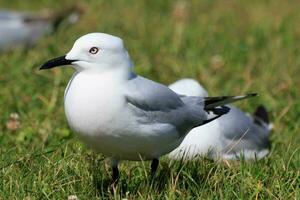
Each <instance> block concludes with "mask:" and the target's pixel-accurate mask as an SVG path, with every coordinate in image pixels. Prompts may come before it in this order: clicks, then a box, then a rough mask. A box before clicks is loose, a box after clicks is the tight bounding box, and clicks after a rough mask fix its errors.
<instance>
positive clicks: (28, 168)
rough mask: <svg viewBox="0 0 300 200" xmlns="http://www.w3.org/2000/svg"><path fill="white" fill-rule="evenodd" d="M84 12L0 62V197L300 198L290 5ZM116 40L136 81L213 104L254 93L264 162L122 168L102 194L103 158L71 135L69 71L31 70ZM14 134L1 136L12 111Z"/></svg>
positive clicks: (295, 29) (295, 48) (95, 7)
mask: <svg viewBox="0 0 300 200" xmlns="http://www.w3.org/2000/svg"><path fill="white" fill-rule="evenodd" d="M78 2H80V3H81V4H82V5H84V7H85V10H86V13H85V14H84V15H83V16H82V18H81V20H80V21H79V22H78V23H77V24H76V25H74V26H71V27H60V29H59V30H58V31H57V32H56V33H54V34H52V35H50V36H47V37H45V38H43V39H42V40H41V41H40V42H39V43H38V44H37V45H36V46H35V47H33V48H31V49H29V50H25V49H17V50H15V51H12V52H8V53H1V54H0V111H1V117H0V199H3V200H4V199H27V200H29V199H67V198H68V196H69V195H77V196H78V198H79V199H80V200H82V199H121V198H128V199H300V189H299V185H300V171H299V169H300V152H299V145H300V135H299V132H300V128H299V125H300V117H299V113H300V101H299V99H300V90H299V85H300V79H299V75H300V56H299V55H300V28H299V27H300V26H299V20H300V12H299V9H300V3H299V1H296V0H290V1H284V0H281V1H279V0H278V1H267V0H262V1H261V0H254V1H237V0H236V1H234V0H233V1H221V0H219V1H218V0H213V1H209V0H200V1H197V0H193V1H180V2H176V1H171V0H168V1H160V0H153V1H133V0H129V1H121V0H119V1H118V0H113V1H98V0H90V1H88V2H85V1H83V0H81V1H78ZM71 3H72V1H71V0H65V1H60V3H58V2H54V1H50V0H43V1H30V3H28V2H26V1H21V0H10V1H6V0H0V4H1V6H2V8H3V7H4V8H10V9H17V10H32V11H37V10H39V9H42V8H45V7H47V8H50V9H53V10H59V9H63V8H64V6H66V5H68V4H71ZM95 31H99V32H107V33H111V34H115V35H118V36H120V37H122V38H123V39H124V40H125V44H126V46H127V48H128V50H129V52H130V54H131V57H132V59H133V60H134V63H135V70H136V72H137V73H139V74H141V75H143V76H146V77H148V78H151V79H154V80H156V81H159V82H162V83H165V84H169V83H171V82H173V81H175V80H177V79H180V78H183V77H191V78H195V79H198V80H199V81H200V82H201V83H203V84H204V85H205V86H206V87H207V88H209V91H210V93H211V94H212V95H225V94H241V93H246V92H258V93H259V94H260V96H259V97H258V98H256V99H255V100H249V101H246V102H242V103H238V104H237V105H238V106H239V107H241V108H243V109H245V110H248V111H252V110H253V109H254V108H255V106H257V105H259V104H264V105H266V106H267V108H268V109H269V111H270V115H271V119H272V121H273V123H274V125H275V129H274V132H273V134H272V136H271V140H272V149H271V154H270V155H269V156H268V157H267V158H266V159H263V160H261V161H258V162H254V163H245V162H240V163H230V166H228V165H225V164H222V163H213V162H211V161H209V160H206V159H202V160H197V161H194V162H188V163H181V162H174V161H170V160H168V159H167V158H162V159H161V164H160V166H159V170H158V174H157V177H156V178H155V180H154V181H151V180H150V179H149V177H148V174H147V172H148V171H149V165H150V163H149V162H144V163H142V162H123V163H122V164H121V180H120V182H119V184H118V185H117V186H116V187H115V188H114V189H112V188H111V187H110V186H109V181H110V169H109V167H108V166H107V165H105V161H104V158H103V157H102V156H101V155H99V154H98V155H97V154H95V153H93V152H92V151H91V150H90V149H88V148H87V147H85V146H84V145H82V144H81V143H80V141H79V140H78V138H77V137H76V136H75V135H73V133H72V132H71V131H70V129H69V128H68V125H67V123H66V120H65V117H64V112H63V91H64V88H65V87H66V84H67V82H68V80H69V78H70V76H71V74H72V73H73V71H72V69H54V70H52V71H39V70H38V68H39V66H40V65H41V63H43V62H44V61H46V60H48V59H49V58H52V57H56V56H60V55H63V54H65V53H66V52H67V51H68V50H69V49H70V48H71V46H72V44H73V42H74V41H75V39H76V38H78V37H79V36H81V35H83V34H85V33H88V32H95ZM15 112H16V113H18V114H19V116H20V122H21V127H20V128H19V129H18V130H16V131H10V130H8V129H7V128H6V125H5V124H6V122H7V120H8V119H9V115H10V114H11V113H15Z"/></svg>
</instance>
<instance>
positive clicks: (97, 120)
mask: <svg viewBox="0 0 300 200" xmlns="http://www.w3.org/2000/svg"><path fill="white" fill-rule="evenodd" d="M62 65H72V66H73V68H74V69H75V73H74V74H73V76H72V78H71V80H70V81H69V83H68V86H67V88H66V90H65V96H64V107H65V114H66V118H67V121H68V124H69V126H70V127H71V129H72V130H73V131H74V132H76V133H77V134H78V135H79V138H81V139H82V140H83V142H84V143H85V144H87V146H89V147H91V148H92V149H93V150H95V151H96V152H99V153H102V154H103V155H104V156H106V157H109V158H110V159H111V166H112V178H113V180H114V181H117V180H118V178H119V171H118V163H119V161H120V160H132V161H140V160H152V163H151V174H152V175H154V174H155V172H156V170H157V167H158V164H159V157H160V156H162V155H165V154H167V153H169V152H171V151H172V150H174V149H175V148H176V147H177V146H178V145H179V144H180V143H181V141H182V140H183V138H184V137H185V135H186V134H187V133H188V132H189V131H190V130H191V129H192V128H193V127H196V126H200V125H202V124H205V123H208V122H210V121H212V120H213V119H215V118H217V117H219V116H221V115H223V114H226V113H227V112H228V111H229V109H228V108H227V107H225V106H223V105H224V104H227V103H230V102H233V101H237V100H241V99H245V98H248V97H252V96H255V95H256V94H249V95H243V96H226V97H208V98H202V97H186V96H181V95H178V94H176V93H175V92H173V91H172V90H171V89H169V88H168V87H167V86H165V85H162V84H160V83H157V82H154V81H152V80H149V79H146V78H144V77H142V76H138V75H137V74H135V73H134V72H133V63H132V61H131V59H130V56H129V54H128V52H127V50H126V49H125V47H124V44H123V40H122V39H121V38H119V37H116V36H113V35H109V34H105V33H89V34H87V35H84V36H82V37H80V38H79V39H77V40H76V41H75V43H74V45H73V47H72V49H71V50H70V51H69V52H68V53H67V54H66V55H64V56H61V57H58V58H54V59H51V60H49V61H47V62H45V63H44V64H43V65H42V67H41V68H40V69H50V68H53V67H57V66H62Z"/></svg>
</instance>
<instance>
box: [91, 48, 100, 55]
mask: <svg viewBox="0 0 300 200" xmlns="http://www.w3.org/2000/svg"><path fill="white" fill-rule="evenodd" d="M98 51H99V49H98V48H97V47H92V48H91V49H90V50H89V52H90V53H91V54H96V53H98Z"/></svg>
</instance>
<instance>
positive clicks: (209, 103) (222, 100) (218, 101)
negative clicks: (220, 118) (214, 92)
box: [204, 93, 257, 111]
mask: <svg viewBox="0 0 300 200" xmlns="http://www.w3.org/2000/svg"><path fill="white" fill-rule="evenodd" d="M255 96H257V94H256V93H252V94H246V95H240V96H221V97H205V98H204V109H205V110H206V111H210V110H212V109H214V108H216V107H218V106H224V105H226V104H229V103H233V102H235V101H240V100H243V99H248V98H250V97H255Z"/></svg>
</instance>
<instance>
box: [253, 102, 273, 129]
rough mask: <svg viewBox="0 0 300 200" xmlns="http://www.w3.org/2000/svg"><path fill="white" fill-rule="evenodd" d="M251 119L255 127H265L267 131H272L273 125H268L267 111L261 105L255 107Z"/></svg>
mask: <svg viewBox="0 0 300 200" xmlns="http://www.w3.org/2000/svg"><path fill="white" fill-rule="evenodd" d="M252 117H253V119H254V123H255V124H256V125H258V126H260V127H266V128H267V129H268V130H269V131H271V130H272V129H273V124H272V123H270V119H269V114H268V111H267V109H266V108H265V107H264V106H263V105H260V106H257V108H256V110H255V111H254V113H253V114H252Z"/></svg>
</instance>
